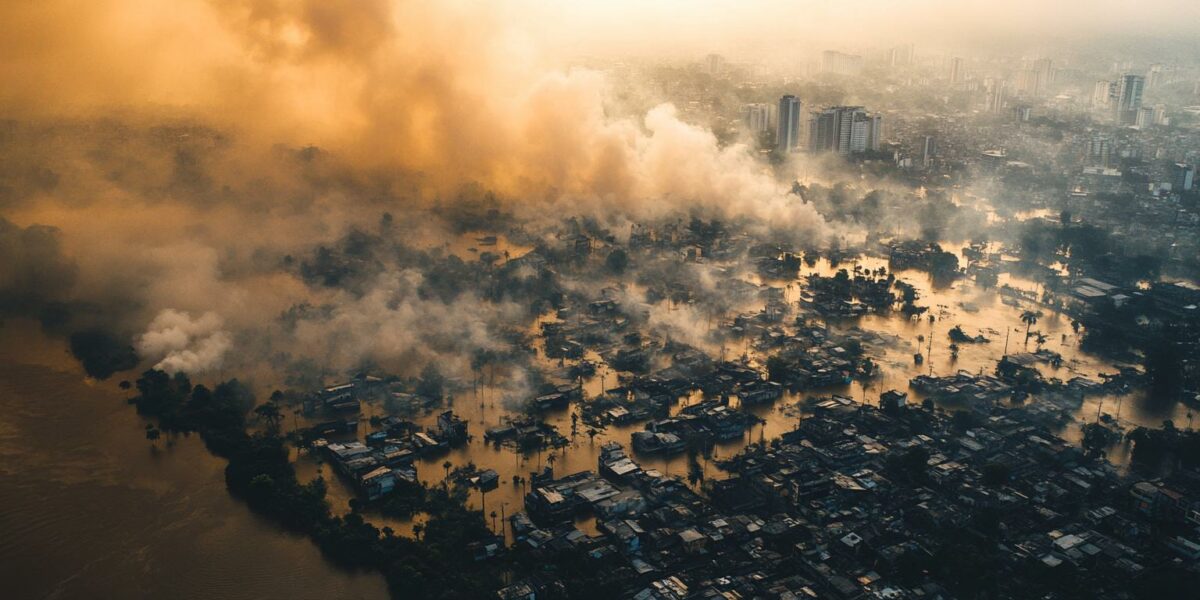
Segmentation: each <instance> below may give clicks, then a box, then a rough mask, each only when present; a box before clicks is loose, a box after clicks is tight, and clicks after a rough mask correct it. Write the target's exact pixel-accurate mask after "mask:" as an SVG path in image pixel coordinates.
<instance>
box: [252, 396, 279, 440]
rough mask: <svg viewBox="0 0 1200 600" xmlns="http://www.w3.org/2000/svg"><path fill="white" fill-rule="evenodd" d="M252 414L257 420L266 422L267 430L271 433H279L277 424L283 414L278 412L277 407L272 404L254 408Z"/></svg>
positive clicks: (268, 403)
mask: <svg viewBox="0 0 1200 600" xmlns="http://www.w3.org/2000/svg"><path fill="white" fill-rule="evenodd" d="M254 414H255V415H256V416H257V418H258V419H260V420H262V421H266V423H267V429H268V430H269V431H271V432H273V433H278V432H279V422H280V421H282V420H283V413H282V412H280V410H279V405H278V404H276V403H274V402H267V403H266V404H262V405H259V406H257V407H255V409H254Z"/></svg>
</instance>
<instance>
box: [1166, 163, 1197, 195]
mask: <svg viewBox="0 0 1200 600" xmlns="http://www.w3.org/2000/svg"><path fill="white" fill-rule="evenodd" d="M1195 187H1196V167H1193V166H1192V165H1189V164H1186V163H1175V165H1174V166H1172V167H1171V189H1172V190H1173V191H1176V192H1190V191H1191V190H1193V189H1195Z"/></svg>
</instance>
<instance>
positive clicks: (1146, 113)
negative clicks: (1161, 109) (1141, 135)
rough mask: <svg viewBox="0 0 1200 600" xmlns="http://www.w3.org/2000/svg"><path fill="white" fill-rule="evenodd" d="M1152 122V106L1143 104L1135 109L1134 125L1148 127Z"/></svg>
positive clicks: (1142, 127)
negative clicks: (1135, 119)
mask: <svg viewBox="0 0 1200 600" xmlns="http://www.w3.org/2000/svg"><path fill="white" fill-rule="evenodd" d="M1153 124H1154V107H1152V106H1143V107H1141V108H1139V109H1138V111H1137V121H1136V122H1135V123H1134V125H1137V126H1138V127H1139V128H1141V129H1145V128H1147V127H1150V126H1151V125H1153Z"/></svg>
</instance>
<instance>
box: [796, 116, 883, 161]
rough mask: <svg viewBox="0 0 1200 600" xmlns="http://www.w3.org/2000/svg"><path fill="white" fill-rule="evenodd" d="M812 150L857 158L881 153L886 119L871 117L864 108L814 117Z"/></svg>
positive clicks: (810, 132)
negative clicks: (862, 155) (857, 155)
mask: <svg viewBox="0 0 1200 600" xmlns="http://www.w3.org/2000/svg"><path fill="white" fill-rule="evenodd" d="M809 127H810V129H809V142H808V147H809V149H811V150H812V151H813V152H837V153H838V154H857V153H860V152H866V151H867V150H878V149H879V142H880V141H881V140H882V139H883V117H881V116H879V115H870V114H867V111H866V110H864V109H863V107H861V106H834V107H831V108H826V109H825V110H822V111H820V112H816V113H813V118H812V120H811V121H810V125H809Z"/></svg>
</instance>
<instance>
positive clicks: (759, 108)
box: [742, 104, 771, 134]
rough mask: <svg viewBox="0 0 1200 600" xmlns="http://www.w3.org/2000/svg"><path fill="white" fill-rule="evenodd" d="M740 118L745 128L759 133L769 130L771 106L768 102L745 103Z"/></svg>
mask: <svg viewBox="0 0 1200 600" xmlns="http://www.w3.org/2000/svg"><path fill="white" fill-rule="evenodd" d="M742 120H743V122H745V124H746V129H748V130H750V132H751V133H754V134H759V133H765V132H767V131H770V130H771V106H770V105H768V104H747V105H745V106H743V107H742Z"/></svg>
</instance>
